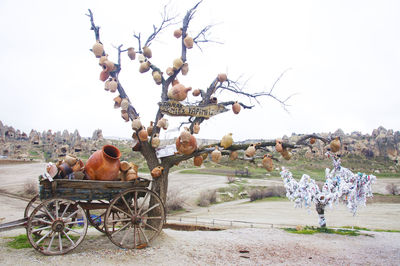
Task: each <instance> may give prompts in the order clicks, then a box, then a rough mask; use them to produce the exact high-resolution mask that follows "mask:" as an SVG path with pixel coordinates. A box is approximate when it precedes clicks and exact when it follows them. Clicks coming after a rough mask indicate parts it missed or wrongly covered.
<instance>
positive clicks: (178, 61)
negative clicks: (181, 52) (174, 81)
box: [172, 58, 183, 70]
mask: <svg viewBox="0 0 400 266" xmlns="http://www.w3.org/2000/svg"><path fill="white" fill-rule="evenodd" d="M182 65H183V61H182V59H181V58H176V59H175V60H174V62H173V63H172V66H173V68H174V70H178V69H179V68H181V66H182Z"/></svg>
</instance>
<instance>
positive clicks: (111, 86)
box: [108, 78, 118, 92]
mask: <svg viewBox="0 0 400 266" xmlns="http://www.w3.org/2000/svg"><path fill="white" fill-rule="evenodd" d="M108 88H109V89H110V91H111V92H116V91H117V89H118V82H117V80H116V79H115V78H113V79H112V80H111V81H110V83H108Z"/></svg>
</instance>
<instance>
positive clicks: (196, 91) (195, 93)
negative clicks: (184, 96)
mask: <svg viewBox="0 0 400 266" xmlns="http://www.w3.org/2000/svg"><path fill="white" fill-rule="evenodd" d="M200 94H201V92H200V89H195V90H194V91H193V92H192V95H193V96H194V97H197V96H199V95H200Z"/></svg>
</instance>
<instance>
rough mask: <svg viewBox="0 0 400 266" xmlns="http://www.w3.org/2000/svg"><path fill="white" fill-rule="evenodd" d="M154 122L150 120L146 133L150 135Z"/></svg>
mask: <svg viewBox="0 0 400 266" xmlns="http://www.w3.org/2000/svg"><path fill="white" fill-rule="evenodd" d="M153 128H154V122H153V121H150V126H148V127H147V134H148V135H149V136H151V134H153Z"/></svg>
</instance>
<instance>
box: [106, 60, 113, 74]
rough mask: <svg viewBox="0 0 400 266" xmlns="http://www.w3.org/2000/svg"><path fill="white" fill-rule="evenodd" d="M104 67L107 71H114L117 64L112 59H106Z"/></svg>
mask: <svg viewBox="0 0 400 266" xmlns="http://www.w3.org/2000/svg"><path fill="white" fill-rule="evenodd" d="M103 68H104V69H105V70H106V71H107V72H113V71H114V70H115V64H114V63H113V62H111V61H110V60H106V61H104V64H103Z"/></svg>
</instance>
